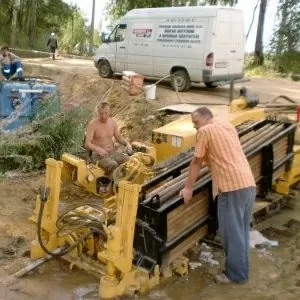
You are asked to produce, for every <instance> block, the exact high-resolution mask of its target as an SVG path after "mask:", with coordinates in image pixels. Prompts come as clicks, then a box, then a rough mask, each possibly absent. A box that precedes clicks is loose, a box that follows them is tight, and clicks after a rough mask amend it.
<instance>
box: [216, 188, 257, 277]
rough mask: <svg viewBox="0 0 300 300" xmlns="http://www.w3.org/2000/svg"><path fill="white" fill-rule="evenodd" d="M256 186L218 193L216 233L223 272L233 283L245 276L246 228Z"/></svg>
mask: <svg viewBox="0 0 300 300" xmlns="http://www.w3.org/2000/svg"><path fill="white" fill-rule="evenodd" d="M255 197H256V188H254V187H249V188H244V189H240V190H236V191H232V192H227V193H221V194H220V195H219V196H218V222H219V232H220V236H221V240H222V244H223V248H224V251H225V256H226V262H225V275H226V276H227V277H228V279H230V280H232V281H236V282H243V281H247V280H248V278H249V264H248V259H249V258H248V257H249V231H250V223H251V218H252V208H253V204H254V201H255Z"/></svg>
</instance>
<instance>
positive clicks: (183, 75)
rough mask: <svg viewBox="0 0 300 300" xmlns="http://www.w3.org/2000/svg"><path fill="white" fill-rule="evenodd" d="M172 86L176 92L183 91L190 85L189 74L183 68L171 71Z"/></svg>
mask: <svg viewBox="0 0 300 300" xmlns="http://www.w3.org/2000/svg"><path fill="white" fill-rule="evenodd" d="M172 87H173V89H174V90H175V91H176V88H177V91H178V92H185V91H187V90H188V89H189V88H190V87H191V80H190V76H189V74H188V73H187V72H186V71H185V70H178V71H176V72H174V73H173V76H172Z"/></svg>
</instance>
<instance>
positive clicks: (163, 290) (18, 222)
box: [0, 59, 300, 300]
mask: <svg viewBox="0 0 300 300" xmlns="http://www.w3.org/2000/svg"><path fill="white" fill-rule="evenodd" d="M26 70H27V72H28V73H30V74H41V75H48V76H51V77H53V78H54V79H55V80H57V81H58V82H59V83H60V89H61V92H62V94H63V95H64V98H65V103H69V102H72V103H77V104H78V105H82V106H83V107H85V108H87V109H93V108H94V107H95V105H96V103H97V102H98V101H99V100H100V99H101V97H102V96H103V94H104V93H105V91H107V89H108V88H109V87H110V86H111V80H103V79H101V78H99V76H98V74H97V70H96V69H95V68H94V67H93V64H92V61H86V60H72V59H59V60H57V61H54V62H52V61H50V60H45V59H44V60H39V59H34V60H33V59H31V60H28V61H27V62H26ZM117 84H119V82H117ZM243 85H245V86H247V87H249V89H250V90H251V92H253V93H254V92H255V93H256V94H258V95H259V97H260V99H261V101H262V102H266V101H269V100H271V99H273V98H275V97H277V96H278V95H286V96H289V97H291V98H293V99H295V100H299V101H300V83H296V82H292V81H289V80H286V79H266V78H252V79H251V81H250V82H247V83H243ZM239 86H240V85H237V86H236V92H237V90H238V88H239ZM121 95H123V94H122V93H121ZM228 95H229V88H228V86H226V87H222V88H218V89H214V90H211V89H207V88H204V87H193V88H192V89H191V90H190V91H189V92H187V93H184V94H180V98H181V100H182V101H183V102H194V103H208V102H209V101H213V102H221V103H227V102H228ZM125 100H126V101H127V98H126V99H125ZM125 100H124V101H125ZM154 102H155V104H153V105H154V106H153V110H154V109H155V108H156V107H161V106H163V105H168V104H172V103H174V104H175V103H178V99H177V97H176V94H175V93H174V92H173V91H172V90H171V88H170V87H169V86H168V85H167V84H164V85H161V86H160V87H159V88H158V91H157V101H154ZM116 107H117V106H116ZM117 108H118V107H117ZM117 108H116V111H118V109H119V108H118V109H117ZM149 113H152V112H149ZM138 117H139V118H140V116H138ZM130 118H131V116H130V114H129V116H128V119H130ZM152 126H156V125H155V124H152ZM42 183H43V175H34V176H27V177H24V178H15V179H13V178H11V179H1V180H0V300H2V299H3V300H15V299H18V300H19V299H21V300H27V299H37V300H39V299H49V300H52V299H53V300H69V299H70V300H73V299H76V300H79V299H80V300H88V299H89V300H90V299H98V296H97V295H98V292H97V290H98V284H99V281H98V280H97V279H95V278H94V277H91V276H89V275H86V274H85V273H84V272H81V271H80V270H75V271H73V272H70V271H69V269H68V267H67V266H66V265H65V264H64V263H63V262H61V261H53V262H51V263H48V264H46V265H44V266H43V267H41V268H39V269H38V270H36V271H34V272H33V273H32V274H30V275H29V276H27V277H25V278H23V279H14V278H12V277H11V276H10V275H11V274H13V273H14V272H16V271H18V270H19V269H20V268H21V267H23V266H25V265H26V264H27V263H28V262H29V258H28V250H29V249H30V241H31V240H32V239H33V238H34V237H35V227H34V226H33V225H32V224H31V223H30V222H29V221H28V218H29V217H30V215H31V214H32V211H33V208H34V206H35V195H36V194H37V193H38V188H39V186H40V185H41V184H42ZM75 196H76V193H74V194H73V195H72V197H69V198H68V199H65V202H66V203H67V202H68V201H74V199H73V197H75ZM295 203H296V205H295V207H294V208H293V209H285V210H282V211H281V212H280V213H279V214H277V215H275V216H273V217H272V218H270V219H268V220H266V221H264V222H262V223H261V224H259V228H258V229H260V230H262V232H263V233H264V234H265V236H266V237H268V238H270V239H274V240H277V241H279V247H275V248H261V249H254V250H252V251H251V263H250V265H251V279H250V281H249V282H248V283H247V284H245V285H228V286H223V285H217V284H215V283H214V281H213V278H214V275H215V274H216V273H218V272H219V271H220V270H221V268H222V261H223V255H222V253H221V252H220V251H217V250H214V249H209V250H208V251H209V252H210V253H212V254H213V258H214V259H215V260H216V261H217V262H218V265H212V264H210V263H206V262H204V261H203V260H201V259H200V258H199V257H200V256H201V253H202V251H204V250H205V251H207V249H204V248H203V245H202V246H201V245H199V247H195V249H193V251H191V253H190V254H191V261H192V262H196V263H200V264H201V267H198V268H196V269H194V270H191V271H190V273H189V275H188V277H183V278H179V277H173V278H172V279H170V280H168V281H166V282H165V283H164V284H162V285H161V286H160V287H158V288H156V289H154V290H152V291H150V293H149V294H147V295H145V296H142V297H139V298H137V299H143V300H144V299H174V300H181V299H186V300H194V299H195V300H196V299H211V300H221V299H222V300H226V299H228V300H229V299H234V300H240V299H245V300H292V299H295V300H296V299H300V198H299V197H297V199H296V202H295ZM286 224H287V225H288V226H287V225H286ZM284 225H286V226H284ZM124 299H131V298H124Z"/></svg>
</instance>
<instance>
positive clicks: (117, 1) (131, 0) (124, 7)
mask: <svg viewBox="0 0 300 300" xmlns="http://www.w3.org/2000/svg"><path fill="white" fill-rule="evenodd" d="M237 2H238V0H203V1H198V0H110V2H109V3H108V5H107V11H108V14H109V16H110V17H111V19H112V20H113V21H114V20H117V19H119V18H120V17H121V16H123V15H124V14H125V13H126V12H128V11H129V10H131V9H134V8H145V7H148V8H153V7H170V6H185V5H197V4H200V5H218V4H220V5H230V6H233V5H235V4H237Z"/></svg>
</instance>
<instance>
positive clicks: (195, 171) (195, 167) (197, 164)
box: [185, 157, 203, 189]
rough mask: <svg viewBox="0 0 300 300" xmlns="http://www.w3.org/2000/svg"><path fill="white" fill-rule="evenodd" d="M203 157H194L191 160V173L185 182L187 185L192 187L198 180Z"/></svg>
mask: <svg viewBox="0 0 300 300" xmlns="http://www.w3.org/2000/svg"><path fill="white" fill-rule="evenodd" d="M202 161H203V159H202V158H198V157H194V158H193V159H192V161H191V164H190V167H189V173H188V178H187V181H186V183H185V187H186V188H189V189H191V188H192V187H193V185H194V184H195V182H196V180H197V179H198V176H199V173H200V170H201V166H202Z"/></svg>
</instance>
